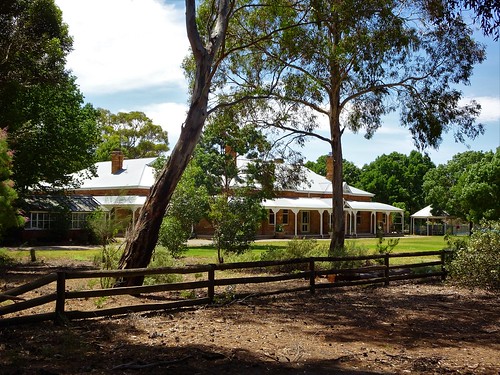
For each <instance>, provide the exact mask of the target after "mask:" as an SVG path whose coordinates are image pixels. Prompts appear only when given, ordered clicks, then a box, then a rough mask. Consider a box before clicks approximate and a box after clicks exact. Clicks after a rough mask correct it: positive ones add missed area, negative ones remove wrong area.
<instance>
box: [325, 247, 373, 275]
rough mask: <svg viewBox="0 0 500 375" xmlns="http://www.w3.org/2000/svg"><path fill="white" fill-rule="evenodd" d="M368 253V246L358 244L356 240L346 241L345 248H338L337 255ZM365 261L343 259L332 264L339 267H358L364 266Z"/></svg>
mask: <svg viewBox="0 0 500 375" xmlns="http://www.w3.org/2000/svg"><path fill="white" fill-rule="evenodd" d="M368 253H369V251H368V248H366V247H364V246H360V245H357V244H356V243H355V242H354V241H346V242H345V245H344V247H343V248H340V249H337V250H336V253H335V257H340V258H343V257H357V256H362V255H368ZM365 262H366V261H364V260H342V261H335V262H332V263H331V266H332V267H333V268H337V269H348V268H358V267H361V266H363V265H364V263H365Z"/></svg>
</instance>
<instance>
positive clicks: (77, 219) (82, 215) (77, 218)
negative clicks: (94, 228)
mask: <svg viewBox="0 0 500 375" xmlns="http://www.w3.org/2000/svg"><path fill="white" fill-rule="evenodd" d="M88 216H89V212H72V213H71V227H70V230H79V229H84V228H85V223H86V222H87V218H88Z"/></svg>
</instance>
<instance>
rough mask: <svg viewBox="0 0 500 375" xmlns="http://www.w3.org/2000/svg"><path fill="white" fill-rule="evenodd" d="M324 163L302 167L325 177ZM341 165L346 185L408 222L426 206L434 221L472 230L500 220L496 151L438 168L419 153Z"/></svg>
mask: <svg viewBox="0 0 500 375" xmlns="http://www.w3.org/2000/svg"><path fill="white" fill-rule="evenodd" d="M326 160H327V155H323V156H320V157H319V158H318V159H317V160H316V161H315V162H313V161H308V162H306V163H305V166H306V167H308V168H310V169H311V170H313V171H314V172H316V173H318V174H320V175H323V176H325V175H326ZM343 164H344V181H345V182H347V183H348V184H349V185H351V186H354V187H357V188H359V189H362V190H366V191H369V192H371V193H373V194H375V197H374V200H376V201H378V202H382V203H387V204H391V205H394V206H396V207H399V208H402V209H404V210H405V215H406V216H407V217H408V216H409V215H411V214H413V213H415V212H416V211H418V210H420V209H421V208H423V207H425V206H426V205H429V204H430V205H432V208H433V213H434V214H436V215H440V214H443V213H447V214H448V215H451V216H454V217H457V218H460V219H462V220H464V221H466V222H471V223H475V224H479V222H480V221H481V220H482V219H488V220H498V219H500V148H497V150H496V151H495V152H493V151H488V152H482V151H467V152H463V153H459V154H456V155H455V156H453V158H452V159H451V160H449V161H448V162H447V163H445V164H441V165H438V166H437V167H436V166H435V164H434V163H433V162H432V161H431V159H430V158H429V157H428V156H427V155H425V154H422V153H420V152H418V151H412V152H410V154H409V155H404V154H401V153H398V152H392V153H390V154H388V155H385V154H384V155H381V156H379V157H377V158H376V159H375V160H374V161H373V162H371V163H368V164H365V165H364V166H363V167H361V168H359V167H357V166H356V165H355V164H354V163H352V162H349V161H347V160H344V162H343ZM406 222H408V220H406Z"/></svg>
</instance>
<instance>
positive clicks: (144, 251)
mask: <svg viewBox="0 0 500 375" xmlns="http://www.w3.org/2000/svg"><path fill="white" fill-rule="evenodd" d="M211 5H212V6H209V7H208V8H207V9H206V10H207V13H206V14H207V22H206V23H204V24H200V26H198V23H197V20H196V4H195V0H186V29H187V35H188V39H189V43H190V45H191V50H192V54H193V64H194V77H193V80H192V88H191V90H192V91H191V100H190V104H189V109H188V113H187V115H186V121H185V122H184V124H183V125H182V128H181V134H180V136H179V140H178V141H177V143H176V145H175V147H174V149H173V150H172V153H171V155H170V157H169V158H168V160H167V162H166V164H165V166H164V168H163V169H162V171H161V172H160V173H159V175H158V177H157V180H156V182H155V184H154V185H153V186H152V188H151V190H150V193H149V196H148V198H147V199H146V202H145V204H144V206H143V207H142V208H141V211H140V213H139V217H138V220H137V222H136V223H135V226H134V228H133V230H132V231H131V232H130V234H129V235H128V236H127V239H126V244H125V251H124V253H123V256H122V258H121V259H120V264H119V267H120V268H138V267H146V266H147V265H148V264H149V262H150V261H151V256H152V254H153V251H154V248H155V246H156V243H157V241H158V234H159V231H160V227H161V223H162V221H163V216H164V215H165V212H166V209H167V205H168V203H169V201H170V198H171V197H172V194H173V192H174V190H175V188H176V186H177V183H178V182H179V180H180V178H181V176H182V173H183V172H184V170H185V169H186V167H187V165H188V163H189V160H190V159H191V156H192V154H193V151H194V148H195V146H196V144H197V143H198V140H199V138H200V135H201V132H202V129H203V125H204V124H205V119H206V117H207V112H208V106H209V103H208V99H209V93H210V89H211V84H212V80H213V77H214V75H215V72H216V71H217V69H218V67H219V65H220V63H221V61H222V59H223V56H224V40H225V38H226V30H227V25H228V22H229V18H230V14H231V12H232V7H233V2H232V1H230V0H214V1H213V2H212V4H211ZM201 27H203V30H202V32H203V33H200V28H201ZM143 281H144V278H143V277H131V278H127V279H124V280H121V281H119V283H118V284H121V285H141V284H142V282H143Z"/></svg>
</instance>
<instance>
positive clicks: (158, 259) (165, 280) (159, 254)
mask: <svg viewBox="0 0 500 375" xmlns="http://www.w3.org/2000/svg"><path fill="white" fill-rule="evenodd" d="M176 266H179V264H178V263H177V261H176V260H175V259H174V258H173V257H172V255H171V254H170V252H169V251H168V250H167V249H165V248H162V247H156V248H155V251H154V253H153V256H152V258H151V262H150V263H149V266H148V268H159V267H176ZM180 281H182V275H178V274H158V275H149V276H146V277H145V278H144V285H155V284H169V283H176V282H180Z"/></svg>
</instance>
